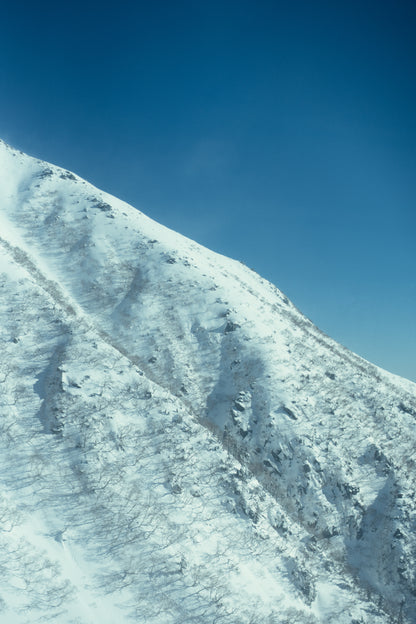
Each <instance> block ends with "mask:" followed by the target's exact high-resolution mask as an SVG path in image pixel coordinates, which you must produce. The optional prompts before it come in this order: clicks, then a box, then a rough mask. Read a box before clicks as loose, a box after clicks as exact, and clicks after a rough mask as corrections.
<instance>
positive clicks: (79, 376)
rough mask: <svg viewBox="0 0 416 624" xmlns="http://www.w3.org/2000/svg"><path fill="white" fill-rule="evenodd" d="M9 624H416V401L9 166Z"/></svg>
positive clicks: (49, 173) (403, 387)
mask: <svg viewBox="0 0 416 624" xmlns="http://www.w3.org/2000/svg"><path fill="white" fill-rule="evenodd" d="M0 285H1V291H0V293H1V297H0V315H1V324H0V332H1V334H0V336H1V346H2V349H1V353H0V383H1V394H0V541H1V544H0V570H1V574H0V623H3V622H4V623H5V624H6V623H7V624H9V623H10V624H14V623H19V624H26V623H27V622H43V621H48V620H51V621H56V622H60V623H63V624H69V623H71V624H75V623H77V624H81V623H82V624H90V623H95V622H100V623H103V624H113V623H114V622H117V623H119V622H120V623H122V622H139V623H142V622H143V623H149V624H173V623H181V624H182V623H188V622H189V623H191V622H192V623H202V622H204V623H209V624H211V623H213V622H216V623H220V624H230V623H235V624H237V623H238V624H264V623H267V624H280V623H282V624H283V623H293V624H298V623H299V624H302V623H303V622H305V623H309V624H312V623H321V622H322V623H325V622H334V623H335V622H336V623H340V624H343V623H355V624H358V623H368V624H370V623H371V624H373V623H375V624H381V623H383V624H387V623H390V622H397V623H399V622H402V623H413V622H416V615H415V614H416V579H415V561H416V539H415V526H416V522H415V520H416V519H415V500H414V492H415V459H416V435H415V419H416V386H415V384H412V383H411V382H409V381H406V380H404V379H401V378H399V377H396V376H394V375H391V374H389V373H387V372H385V371H383V370H381V369H379V368H377V367H375V366H373V365H372V364H370V363H368V362H366V361H365V360H363V359H361V358H359V357H358V356H356V355H355V354H353V353H351V352H349V351H348V350H347V349H345V348H343V347H342V346H340V345H339V344H337V343H336V342H334V341H333V340H331V339H330V338H329V337H327V336H325V335H324V334H322V333H321V332H320V331H319V330H318V329H317V328H316V327H314V326H313V324H312V323H311V322H310V321H308V320H307V319H306V318H305V317H304V316H303V315H302V314H301V313H300V312H299V311H298V310H297V309H296V308H295V307H294V306H293V305H292V304H291V303H290V302H289V301H288V300H287V298H286V297H285V296H284V295H283V294H282V293H281V292H280V291H278V290H277V289H276V288H275V287H274V286H272V285H271V284H269V283H268V282H266V281H265V280H263V279H261V278H260V277H259V276H258V275H256V274H255V273H254V272H252V271H250V270H249V269H248V268H246V267H245V266H243V265H242V264H240V263H238V262H235V261H233V260H230V259H228V258H225V257H222V256H219V255H218V254H215V253H213V252H211V251H208V250H207V249H204V248H202V247H201V246H199V245H197V244H196V243H194V242H192V241H190V240H189V239H186V238H184V237H183V236H180V235H179V234H176V233H174V232H172V231H170V230H168V229H166V228H164V227H163V226H161V225H158V224H157V223H155V222H153V221H152V220H150V219H149V218H147V217H146V216H145V215H143V214H142V213H140V212H139V211H137V210H135V209H133V208H131V207H130V206H128V205H126V204H125V203H124V202H122V201H120V200H118V199H116V198H114V197H112V196H110V195H108V194H106V193H104V192H102V191H100V190H98V189H96V188H94V187H93V186H91V185H90V184H88V183H87V182H85V181H84V180H81V179H80V178H79V177H77V176H76V175H74V174H72V173H70V172H68V171H65V170H62V169H60V168H58V167H55V166H52V165H49V164H47V163H44V162H42V161H39V160H36V159H33V158H30V157H28V156H26V155H24V154H22V153H20V152H17V151H15V150H13V149H12V148H10V147H9V146H7V145H6V144H4V143H3V142H0Z"/></svg>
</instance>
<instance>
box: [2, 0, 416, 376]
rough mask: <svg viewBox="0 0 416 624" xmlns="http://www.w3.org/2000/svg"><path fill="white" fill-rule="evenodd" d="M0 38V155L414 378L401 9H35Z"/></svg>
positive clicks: (288, 5)
mask: <svg viewBox="0 0 416 624" xmlns="http://www.w3.org/2000/svg"><path fill="white" fill-rule="evenodd" d="M0 22H1V24H2V34H1V39H0V136H1V137H2V138H3V139H4V140H6V141H7V142H9V143H11V144H12V145H14V146H15V147H18V148H20V149H22V150H23V151H26V152H28V153H30V154H33V155H36V156H38V157H41V158H43V159H45V160H49V161H52V162H54V163H56V164H59V165H62V166H64V167H67V168H68V169H72V170H74V171H76V172H77V173H78V174H79V175H81V176H83V177H85V178H87V179H88V180H90V181H91V182H93V183H94V184H96V185H97V186H99V187H101V188H103V189H105V190H106V191H108V192H110V193H113V194H115V195H117V196H119V197H121V198H123V199H125V200H126V201H128V202H130V203H132V204H133V205H135V206H137V207H139V208H140V209H141V210H143V211H144V212H145V213H147V214H148V215H149V216H151V217H153V218H154V219H156V220H158V221H160V222H162V223H164V224H165V225H168V226H169V227H172V228H174V229H176V230H178V231H180V232H182V233H183V234H186V235H187V236H189V237H191V238H193V239H195V240H197V241H198V242H200V243H202V244H204V245H206V246H208V247H210V248H211V249H214V250H216V251H219V252H221V253H223V254H226V255H228V256H232V257H234V258H237V259H239V260H242V261H243V262H245V263H246V264H247V265H248V266H250V267H252V268H254V269H255V270H256V271H257V272H259V273H260V274H261V275H263V276H264V277H266V278H268V279H269V280H270V281H272V282H273V283H275V284H276V285H277V286H278V287H279V288H280V289H281V290H283V291H284V292H285V293H286V294H287V295H288V296H289V297H290V298H291V299H292V301H293V302H294V303H295V304H296V305H297V306H298V307H299V308H300V309H301V310H302V311H303V312H304V313H305V314H306V315H307V316H309V317H310V318H311V319H312V320H313V321H314V322H315V323H316V324H317V325H318V326H319V327H320V328H321V329H323V330H324V331H325V332H326V333H328V334H330V335H331V336H333V337H334V338H336V339H337V340H339V341H340V342H342V343H343V344H345V345H346V346H348V347H349V348H351V349H352V350H354V351H356V352H357V353H359V354H360V355H363V356H364V357H366V358H367V359H369V360H371V361H373V362H375V363H376V364H379V365H380V366H382V367H384V368H387V369H389V370H391V371H392V372H395V373H397V374H400V375H403V376H406V377H408V378H410V379H412V380H416V357H415V354H416V321H415V317H416V315H415V310H416V125H415V120H416V112H415V111H416V76H415V73H416V37H415V32H416V4H415V3H414V2H410V1H409V2H403V1H401V0H395V1H393V0H391V1H383V0H374V1H371V2H368V1H366V0H359V1H357V0H349V1H348V2H347V1H339V2H334V1H333V0H331V1H328V2H323V1H320V0H316V1H314V2H312V1H310V0H308V1H307V0H304V1H297V0H287V1H286V2H280V1H278V0H275V1H274V2H272V1H267V0H256V1H254V0H252V1H246V0H229V1H227V0H221V1H217V0H210V1H209V2H206V1H202V0H201V1H199V0H194V1H190V0H189V1H182V0H178V1H177V2H174V1H172V0H169V1H163V2H161V1H159V2H158V1H157V0H155V1H153V0H152V1H151V2H150V1H147V2H142V1H140V0H136V1H135V2H120V3H116V2H112V3H105V2H100V3H99V2H94V3H92V2H88V0H86V1H85V2H78V1H75V2H66V3H62V2H61V3H58V2H43V1H42V0H38V1H37V2H24V3H23V4H21V3H12V2H7V3H6V2H2V3H1V8H0ZM0 173H1V172H0Z"/></svg>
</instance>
